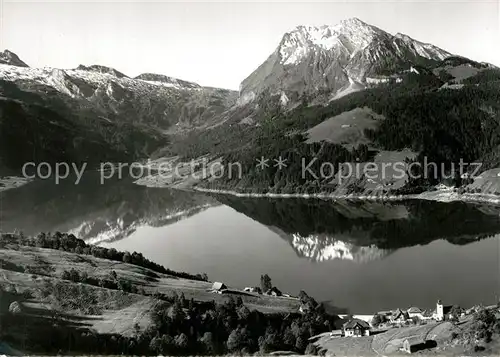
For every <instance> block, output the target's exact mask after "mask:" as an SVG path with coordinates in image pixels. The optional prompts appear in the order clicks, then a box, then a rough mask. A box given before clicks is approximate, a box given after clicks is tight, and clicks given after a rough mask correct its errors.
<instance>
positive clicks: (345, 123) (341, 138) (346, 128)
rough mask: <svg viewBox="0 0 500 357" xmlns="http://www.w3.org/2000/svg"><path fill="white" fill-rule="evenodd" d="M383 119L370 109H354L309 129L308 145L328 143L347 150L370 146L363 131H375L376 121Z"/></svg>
mask: <svg viewBox="0 0 500 357" xmlns="http://www.w3.org/2000/svg"><path fill="white" fill-rule="evenodd" d="M383 119H384V117H383V116H381V115H378V114H377V113H375V112H373V111H372V110H371V109H370V108H367V107H365V108H356V109H353V110H351V111H348V112H344V113H342V114H339V115H337V116H335V117H332V118H329V119H327V120H325V121H323V122H322V123H319V124H318V125H316V126H315V127H313V128H311V129H309V130H308V131H307V132H306V134H307V135H308V140H307V142H308V143H314V142H319V141H329V142H332V143H335V144H339V145H343V146H344V147H346V148H348V149H352V148H353V147H357V146H359V145H360V144H366V145H368V146H370V144H371V142H370V140H369V139H368V138H367V137H366V136H365V134H364V130H365V129H375V128H376V127H377V125H378V121H380V120H383Z"/></svg>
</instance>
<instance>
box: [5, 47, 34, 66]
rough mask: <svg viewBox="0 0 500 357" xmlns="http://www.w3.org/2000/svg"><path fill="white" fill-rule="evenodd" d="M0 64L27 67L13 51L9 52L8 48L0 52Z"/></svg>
mask: <svg viewBox="0 0 500 357" xmlns="http://www.w3.org/2000/svg"><path fill="white" fill-rule="evenodd" d="M0 64H8V65H11V66H18V67H29V66H28V65H27V64H26V63H24V62H23V61H21V59H20V58H19V57H18V56H17V55H16V54H15V53H14V52H11V51H9V50H5V51H3V52H0Z"/></svg>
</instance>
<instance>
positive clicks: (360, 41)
mask: <svg viewBox="0 0 500 357" xmlns="http://www.w3.org/2000/svg"><path fill="white" fill-rule="evenodd" d="M380 33H381V30H379V29H377V28H376V27H374V26H370V25H368V24H366V23H364V22H363V21H361V20H359V19H357V18H353V19H348V20H344V21H342V22H340V23H339V24H337V25H335V26H328V25H324V26H320V27H315V26H298V27H297V28H296V29H295V30H293V31H292V32H289V33H287V34H286V35H285V36H284V38H283V40H282V43H281V46H280V50H279V52H280V57H281V63H282V64H284V65H291V64H296V63H298V62H300V61H301V59H302V58H303V57H304V56H306V55H307V54H308V53H309V52H310V51H314V50H315V48H316V47H318V48H320V49H323V50H327V51H330V50H334V49H337V50H338V51H339V52H343V53H344V54H345V55H346V56H347V57H349V58H352V57H353V56H354V54H355V53H356V52H358V51H361V50H362V49H363V48H365V47H366V46H368V45H369V44H370V43H371V41H373V39H374V38H375V36H376V34H380Z"/></svg>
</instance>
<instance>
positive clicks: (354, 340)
mask: <svg viewBox="0 0 500 357" xmlns="http://www.w3.org/2000/svg"><path fill="white" fill-rule="evenodd" d="M455 329H456V328H455V326H454V325H453V324H451V323H449V322H444V323H432V324H427V325H421V326H411V327H401V328H393V329H389V330H387V331H384V332H381V333H377V334H375V335H372V336H364V337H330V336H328V335H323V336H322V337H320V338H319V339H318V341H317V342H316V345H317V346H318V347H320V348H321V349H324V350H326V353H327V355H330V356H377V355H381V356H385V355H395V354H401V352H400V348H401V347H402V346H403V342H404V340H405V339H407V338H410V337H421V338H423V339H430V340H434V341H436V342H437V343H438V350H439V351H441V352H442V351H443V350H444V349H443V347H444V346H446V344H447V343H448V341H450V339H451V334H452V332H453V331H455ZM462 351H463V349H462ZM428 352H431V353H433V352H434V351H431V350H428V351H426V352H425V353H428Z"/></svg>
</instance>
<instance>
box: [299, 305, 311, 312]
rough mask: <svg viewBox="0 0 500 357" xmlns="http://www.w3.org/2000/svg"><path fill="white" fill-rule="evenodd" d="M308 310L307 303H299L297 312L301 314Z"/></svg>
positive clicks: (309, 309)
mask: <svg viewBox="0 0 500 357" xmlns="http://www.w3.org/2000/svg"><path fill="white" fill-rule="evenodd" d="M309 311H311V308H310V306H309V305H308V304H301V305H300V307H299V312H300V313H302V314H307V313H308V312H309Z"/></svg>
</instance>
